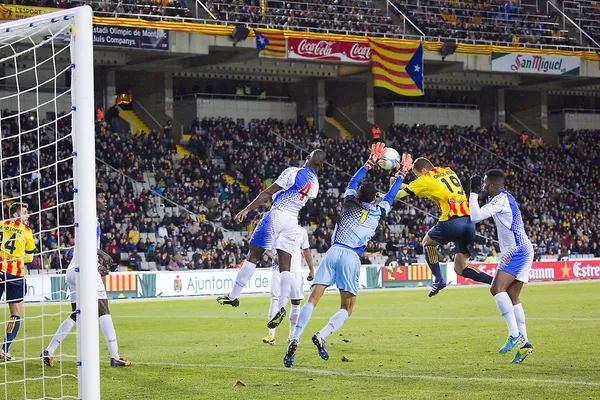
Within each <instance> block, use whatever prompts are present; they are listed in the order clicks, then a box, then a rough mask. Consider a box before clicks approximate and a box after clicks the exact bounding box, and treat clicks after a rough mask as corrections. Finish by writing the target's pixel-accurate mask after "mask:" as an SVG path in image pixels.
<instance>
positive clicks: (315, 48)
mask: <svg viewBox="0 0 600 400" xmlns="http://www.w3.org/2000/svg"><path fill="white" fill-rule="evenodd" d="M334 43H335V42H330V41H327V40H320V41H318V42H313V41H309V40H306V39H303V40H302V41H301V42H300V43H299V44H298V49H297V51H298V54H300V55H303V56H313V57H327V56H330V55H331V53H332V48H333V44H334Z"/></svg>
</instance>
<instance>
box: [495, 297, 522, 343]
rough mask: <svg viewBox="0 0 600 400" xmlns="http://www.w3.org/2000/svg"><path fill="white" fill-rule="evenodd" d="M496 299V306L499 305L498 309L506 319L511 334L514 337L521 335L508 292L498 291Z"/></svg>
mask: <svg viewBox="0 0 600 400" xmlns="http://www.w3.org/2000/svg"><path fill="white" fill-rule="evenodd" d="M494 301H495V302H496V306H498V310H500V314H502V317H503V318H504V320H505V321H506V326H507V327H508V333H509V335H510V336H512V337H516V336H519V328H518V326H517V320H516V319H515V312H514V310H513V305H512V301H511V300H510V296H509V295H508V293H506V292H500V293H498V294H497V295H495V296H494Z"/></svg>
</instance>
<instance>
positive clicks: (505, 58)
mask: <svg viewBox="0 0 600 400" xmlns="http://www.w3.org/2000/svg"><path fill="white" fill-rule="evenodd" d="M580 66H581V59H580V58H579V57H566V56H546V55H542V54H520V53H496V52H494V53H492V71H498V72H514V73H519V74H542V75H579V67H580Z"/></svg>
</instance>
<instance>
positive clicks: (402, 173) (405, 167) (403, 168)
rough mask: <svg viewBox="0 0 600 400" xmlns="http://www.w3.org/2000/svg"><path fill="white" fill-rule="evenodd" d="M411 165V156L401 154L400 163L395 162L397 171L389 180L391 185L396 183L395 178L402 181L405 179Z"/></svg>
mask: <svg viewBox="0 0 600 400" xmlns="http://www.w3.org/2000/svg"><path fill="white" fill-rule="evenodd" d="M412 165H413V159H412V155H411V154H409V153H403V154H402V159H401V160H400V161H398V160H396V169H397V171H396V173H395V174H394V176H393V177H392V179H391V184H392V185H393V184H394V182H396V179H397V178H402V179H404V178H405V177H406V174H408V171H410V169H411V168H412Z"/></svg>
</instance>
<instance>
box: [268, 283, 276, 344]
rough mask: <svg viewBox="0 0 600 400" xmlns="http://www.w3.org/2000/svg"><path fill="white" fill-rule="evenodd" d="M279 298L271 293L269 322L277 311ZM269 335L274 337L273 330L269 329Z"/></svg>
mask: <svg viewBox="0 0 600 400" xmlns="http://www.w3.org/2000/svg"><path fill="white" fill-rule="evenodd" d="M278 307H279V296H274V295H273V293H271V307H269V315H268V317H269V321H270V320H272V319H273V317H274V316H275V314H277V311H279V308H278ZM269 335H273V336H275V328H270V329H269Z"/></svg>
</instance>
